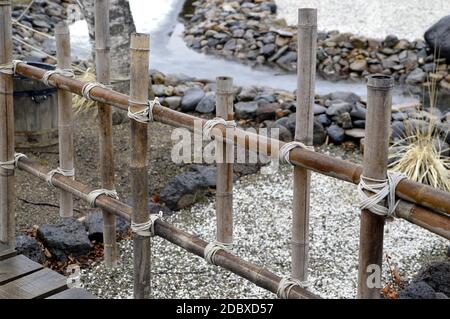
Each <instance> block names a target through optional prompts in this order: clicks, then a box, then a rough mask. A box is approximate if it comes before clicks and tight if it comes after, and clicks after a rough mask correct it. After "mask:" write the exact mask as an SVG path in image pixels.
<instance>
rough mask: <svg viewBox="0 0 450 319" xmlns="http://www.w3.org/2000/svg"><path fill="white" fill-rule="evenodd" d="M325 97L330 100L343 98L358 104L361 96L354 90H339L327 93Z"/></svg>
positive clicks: (342, 99)
mask: <svg viewBox="0 0 450 319" xmlns="http://www.w3.org/2000/svg"><path fill="white" fill-rule="evenodd" d="M323 98H325V99H329V100H341V101H344V102H347V103H350V104H356V102H359V101H360V100H361V98H360V97H359V96H358V95H356V94H355V93H352V92H345V91H338V92H333V93H330V94H327V95H325V96H324V97H323Z"/></svg>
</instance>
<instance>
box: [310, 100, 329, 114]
mask: <svg viewBox="0 0 450 319" xmlns="http://www.w3.org/2000/svg"><path fill="white" fill-rule="evenodd" d="M326 111H327V108H326V107H324V106H322V105H319V104H317V103H314V105H313V112H314V115H320V114H323V113H325V112H326Z"/></svg>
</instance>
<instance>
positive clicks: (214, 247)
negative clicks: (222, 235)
mask: <svg viewBox="0 0 450 319" xmlns="http://www.w3.org/2000/svg"><path fill="white" fill-rule="evenodd" d="M232 246H233V245H232V244H227V243H221V242H219V241H213V242H210V243H209V244H208V245H206V247H205V252H204V257H205V260H206V261H207V262H208V263H210V264H211V265H217V264H216V261H215V259H214V257H215V256H216V253H217V252H218V251H219V250H225V251H228V252H229V251H230V250H231V248H232Z"/></svg>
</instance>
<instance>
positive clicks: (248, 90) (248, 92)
mask: <svg viewBox="0 0 450 319" xmlns="http://www.w3.org/2000/svg"><path fill="white" fill-rule="evenodd" d="M257 94H258V91H257V89H256V88H255V87H253V86H248V87H243V88H242V90H241V92H240V93H239V94H238V96H237V99H238V101H241V102H248V101H253V100H254V99H255V98H256V95H257Z"/></svg>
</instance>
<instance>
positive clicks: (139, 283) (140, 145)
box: [130, 33, 150, 299]
mask: <svg viewBox="0 0 450 319" xmlns="http://www.w3.org/2000/svg"><path fill="white" fill-rule="evenodd" d="M149 46H150V37H149V36H148V35H147V34H139V33H138V34H133V35H132V36H131V44H130V57H131V65H130V67H131V72H130V77H131V81H130V98H131V100H130V108H131V111H132V112H137V111H139V110H140V109H142V107H143V106H142V105H141V103H142V104H143V103H146V102H147V99H148V86H149V71H148V70H149V50H150V49H149ZM147 144H148V136H147V125H146V124H144V123H139V122H137V121H134V120H131V164H130V166H131V178H132V193H133V210H132V221H133V222H134V223H139V224H141V223H145V222H147V221H148V219H149V212H148V171H147V169H148V168H147V165H148V164H147V163H148V156H147V151H148V145H147ZM133 244H134V297H135V298H137V299H140V298H149V297H150V237H144V236H141V235H138V234H134V236H133Z"/></svg>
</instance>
